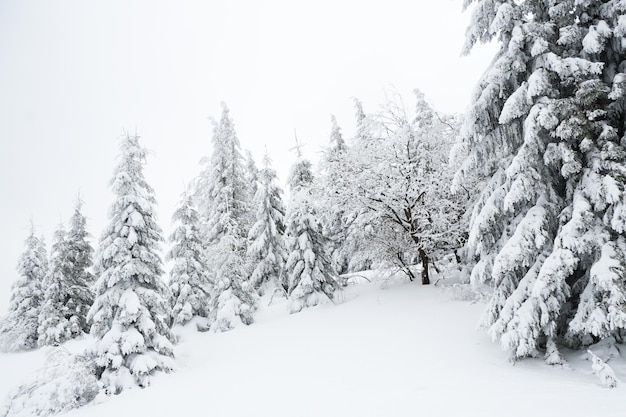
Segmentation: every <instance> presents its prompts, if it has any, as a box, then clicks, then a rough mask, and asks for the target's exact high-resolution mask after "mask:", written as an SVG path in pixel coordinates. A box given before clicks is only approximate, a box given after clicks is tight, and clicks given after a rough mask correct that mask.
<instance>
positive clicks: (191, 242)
mask: <svg viewBox="0 0 626 417" xmlns="http://www.w3.org/2000/svg"><path fill="white" fill-rule="evenodd" d="M172 221H173V222H174V223H176V228H175V229H174V232H173V233H172V235H171V236H170V242H171V245H172V246H171V248H170V251H169V252H168V254H167V256H166V260H168V261H173V262H174V265H173V266H172V269H171V271H170V281H169V287H170V291H171V293H172V312H171V322H172V325H177V324H180V325H185V324H187V323H188V322H189V321H190V320H192V319H193V318H194V317H199V318H208V316H209V305H210V301H211V292H212V282H211V279H210V277H209V269H208V266H207V262H206V248H205V247H204V244H203V243H202V233H201V230H200V219H199V217H198V212H197V211H196V209H195V207H194V206H193V201H192V198H191V196H190V195H188V194H187V193H185V195H184V196H183V198H182V200H181V202H180V205H179V207H178V208H177V209H176V211H175V212H174V215H173V216H172ZM206 325H207V324H206V323H203V322H199V323H198V329H200V330H202V329H204V328H205V327H206Z"/></svg>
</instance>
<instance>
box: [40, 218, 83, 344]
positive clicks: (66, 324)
mask: <svg viewBox="0 0 626 417" xmlns="http://www.w3.org/2000/svg"><path fill="white" fill-rule="evenodd" d="M69 273H70V266H69V262H68V260H67V240H66V232H65V228H64V226H63V224H60V225H59V228H58V229H57V230H56V232H55V233H54V237H53V240H52V247H51V250H50V262H49V269H48V273H47V274H46V276H45V278H44V280H43V294H44V296H43V302H42V307H41V311H40V312H39V328H38V329H37V333H38V340H37V344H38V345H39V346H44V345H54V344H60V343H63V342H65V341H67V340H69V339H71V338H72V337H73V336H75V335H77V334H80V333H81V331H82V330H81V328H80V327H79V325H78V323H77V322H73V323H71V322H70V321H69V320H68V318H67V316H68V314H67V308H66V307H65V303H66V301H67V300H68V276H69Z"/></svg>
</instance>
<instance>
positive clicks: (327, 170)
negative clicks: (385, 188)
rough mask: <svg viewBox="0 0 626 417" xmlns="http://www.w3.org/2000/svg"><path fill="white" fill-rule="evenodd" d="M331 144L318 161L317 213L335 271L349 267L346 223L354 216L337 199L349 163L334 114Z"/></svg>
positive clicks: (343, 185) (348, 170) (346, 175)
mask: <svg viewBox="0 0 626 417" xmlns="http://www.w3.org/2000/svg"><path fill="white" fill-rule="evenodd" d="M330 121H331V131H330V144H329V146H328V147H327V148H326V149H325V150H324V153H323V157H322V160H321V161H320V171H321V172H320V175H319V177H318V179H317V182H318V183H319V186H318V187H316V189H318V190H319V191H320V194H321V195H320V197H321V198H320V199H319V202H320V204H318V209H319V214H320V218H321V223H322V227H323V232H324V235H325V236H326V237H327V238H328V240H329V251H330V258H331V260H332V263H333V268H334V269H335V270H336V271H337V272H338V273H345V272H347V271H348V268H349V263H350V258H351V257H352V256H351V255H352V253H351V251H350V249H351V248H352V247H351V245H349V244H347V242H346V240H347V234H348V230H349V225H350V223H351V221H352V220H353V218H354V216H353V215H351V214H352V213H347V212H346V210H345V205H343V204H342V205H340V204H337V203H336V200H337V199H339V198H341V196H345V195H346V193H345V188H346V182H347V179H346V178H347V177H348V176H350V175H352V173H350V169H351V165H350V163H349V161H348V160H347V156H348V147H347V145H346V141H345V140H344V139H343V135H342V133H341V128H340V127H339V125H338V123H337V119H336V118H335V116H334V115H332V116H331V118H330Z"/></svg>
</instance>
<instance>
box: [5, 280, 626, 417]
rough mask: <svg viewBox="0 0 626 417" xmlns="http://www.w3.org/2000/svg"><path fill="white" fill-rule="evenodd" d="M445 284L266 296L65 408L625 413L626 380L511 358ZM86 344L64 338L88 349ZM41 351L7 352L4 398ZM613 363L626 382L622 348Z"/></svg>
mask: <svg viewBox="0 0 626 417" xmlns="http://www.w3.org/2000/svg"><path fill="white" fill-rule="evenodd" d="M368 277H369V279H372V278H373V275H371V274H370V275H368ZM446 281H447V280H443V281H442V282H441V283H440V285H439V286H437V287H435V286H432V285H431V286H421V285H419V284H418V283H387V284H386V285H381V281H380V280H376V279H374V280H373V282H371V283H368V282H365V280H363V283H359V284H358V285H351V286H349V287H347V288H346V290H345V291H344V292H343V293H342V294H339V295H338V297H337V299H336V304H335V305H333V304H332V303H327V304H323V305H319V306H317V307H313V308H309V309H305V310H303V311H302V312H300V313H297V314H291V315H290V314H288V313H287V305H286V301H285V300H284V299H283V300H276V299H274V300H273V303H272V305H271V306H269V307H267V304H268V300H267V299H264V300H263V301H264V302H263V303H261V304H260V305H261V307H260V309H259V311H258V313H257V316H256V320H255V323H254V324H253V325H250V326H238V327H237V328H235V329H234V330H232V331H229V332H225V333H212V332H206V333H198V332H196V331H195V326H193V325H189V326H187V327H186V328H182V329H179V331H178V333H179V336H180V338H181V341H180V343H179V344H178V345H177V346H176V348H175V354H176V364H177V369H176V371H175V372H172V373H170V374H165V373H158V374H156V375H155V376H154V377H152V378H151V386H150V387H148V388H145V389H140V388H133V389H130V390H125V391H124V392H123V393H122V394H120V395H118V396H110V397H106V396H104V395H102V394H101V395H100V396H99V397H98V398H96V400H94V401H93V402H92V403H90V404H88V405H86V406H84V407H83V408H80V409H77V410H73V411H70V412H69V413H67V414H66V415H67V416H71V417H79V416H80V417H83V416H84V417H110V416H114V415H118V416H125V415H137V416H140V415H141V416H152V417H154V416H164V417H165V416H168V417H169V416H187V417H191V416H220V417H228V416H253V415H254V416H272V417H281V416H285V417H294V416H324V417H329V416H341V417H347V416H359V417H367V416H394V417H397V416H411V417H414V416H419V415H425V416H429V417H433V416H464V417H469V416H502V415H506V416H507V417H515V416H524V417H526V416H530V415H532V416H536V417H541V416H557V415H567V416H569V417H575V416H603V417H604V416H606V417H611V416H623V415H624V411H623V404H624V398H625V394H626V385H623V384H619V385H618V386H617V388H614V389H606V388H603V387H602V386H601V385H600V383H599V381H598V378H597V377H596V376H595V375H593V371H592V368H591V365H592V364H591V362H590V361H589V360H588V358H589V356H588V355H586V354H584V353H583V352H582V351H578V352H570V351H563V352H562V353H563V354H564V356H565V359H566V360H567V362H568V365H567V366H548V365H546V364H545V363H544V362H543V360H542V359H527V360H523V361H521V362H519V363H517V364H516V365H511V364H510V363H509V362H507V360H506V354H505V352H502V351H501V350H500V349H499V347H498V346H497V344H494V343H492V342H491V341H490V339H489V337H488V335H486V334H485V333H482V332H480V331H477V330H476V323H477V322H478V320H479V317H480V315H481V313H482V311H483V309H484V305H483V304H481V303H473V304H472V303H470V302H468V301H454V300H452V299H451V297H450V292H443V291H442V290H441V284H442V283H445V282H446ZM444 285H445V284H444ZM89 343H91V341H90V340H82V341H79V342H76V341H71V342H68V343H67V344H66V345H65V347H66V348H67V349H68V350H70V351H80V349H83V348H84V347H85V346H86V345H88V344H89ZM591 349H592V350H593V347H592V348H591ZM598 354H600V353H598ZM44 356H45V349H39V350H35V351H32V352H27V353H12V354H1V355H0V369H1V370H2V372H1V375H2V377H1V378H0V396H6V394H7V393H8V392H9V391H11V390H12V389H13V388H15V387H16V386H17V385H18V384H19V383H21V382H24V381H26V380H28V378H29V377H31V376H32V375H33V374H34V372H35V370H36V369H37V368H38V367H40V366H41V365H42V363H43V361H44ZM605 359H606V358H605ZM610 365H611V367H612V368H613V369H614V370H615V372H616V376H617V378H618V380H621V381H626V366H624V365H626V360H625V359H624V355H622V356H621V357H620V356H617V357H613V358H611V359H610Z"/></svg>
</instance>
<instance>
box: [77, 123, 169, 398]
mask: <svg viewBox="0 0 626 417" xmlns="http://www.w3.org/2000/svg"><path fill="white" fill-rule="evenodd" d="M146 155H147V151H146V149H145V148H143V147H142V146H141V145H140V144H139V137H138V136H130V135H126V137H125V138H124V139H123V140H122V142H121V158H120V161H119V163H118V166H117V168H116V169H115V172H114V175H113V179H112V181H111V186H112V189H113V192H114V194H115V201H114V203H113V205H112V206H111V211H110V214H109V217H110V221H109V224H108V226H107V227H106V229H105V231H104V233H103V235H102V237H101V239H100V243H99V246H98V252H97V255H96V271H97V281H96V299H95V301H94V304H93V306H92V307H91V309H90V310H89V319H90V320H91V322H92V323H93V325H92V327H91V334H92V335H93V336H95V337H96V338H97V339H98V340H97V342H96V344H95V346H94V347H93V348H92V353H93V355H94V359H95V361H96V364H97V365H98V368H99V374H100V381H101V383H102V385H103V387H104V389H105V392H107V393H109V394H110V393H114V394H117V393H119V392H121V391H122V390H123V389H125V388H128V387H132V386H135V385H137V386H140V387H145V386H146V385H148V384H149V376H150V375H151V374H153V373H154V372H155V371H157V370H165V371H167V370H170V369H171V368H172V365H173V363H172V357H173V351H172V343H171V341H170V339H171V333H170V330H169V327H168V324H167V317H168V312H169V308H168V305H167V301H168V294H169V292H168V288H167V287H166V286H165V284H164V283H163V281H162V274H163V268H162V261H161V259H160V257H159V254H158V251H159V244H160V243H161V241H162V240H163V238H162V236H161V228H160V227H159V226H158V224H157V222H156V215H155V205H156V199H155V197H154V191H153V189H152V187H150V185H149V184H148V183H147V182H146V180H145V178H144V175H143V167H144V164H145V160H146Z"/></svg>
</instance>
